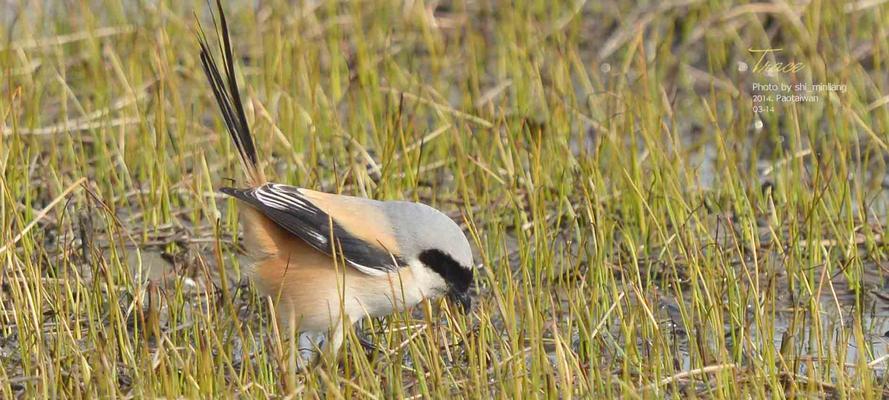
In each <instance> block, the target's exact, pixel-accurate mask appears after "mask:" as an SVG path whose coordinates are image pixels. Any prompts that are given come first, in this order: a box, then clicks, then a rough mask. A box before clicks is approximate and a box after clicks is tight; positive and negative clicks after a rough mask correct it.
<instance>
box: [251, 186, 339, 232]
mask: <svg viewBox="0 0 889 400" xmlns="http://www.w3.org/2000/svg"><path fill="white" fill-rule="evenodd" d="M253 195H254V196H255V197H256V200H258V201H259V202H260V203H262V204H265V205H267V206H269V207H272V208H275V209H278V210H281V211H287V210H294V209H296V210H300V211H303V212H306V213H309V214H317V212H316V210H315V208H313V207H310V206H309V200H308V199H306V198H305V197H304V196H303V195H302V194H301V193H299V192H298V191H294V190H288V187H287V186H284V185H279V184H277V183H267V184H265V185H262V186H260V187H258V188H256V189H254V190H253ZM305 233H306V234H308V235H310V236H312V238H314V239H315V240H317V241H318V242H320V243H322V244H326V243H327V242H328V238H327V236H324V235H322V234H320V233H318V232H313V231H306V232H305Z"/></svg>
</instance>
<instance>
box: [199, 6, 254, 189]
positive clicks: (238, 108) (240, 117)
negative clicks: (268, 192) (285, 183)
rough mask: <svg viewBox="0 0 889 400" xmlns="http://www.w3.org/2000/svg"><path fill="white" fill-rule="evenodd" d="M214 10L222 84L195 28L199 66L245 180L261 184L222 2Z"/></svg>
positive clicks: (201, 33)
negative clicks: (210, 90)
mask: <svg viewBox="0 0 889 400" xmlns="http://www.w3.org/2000/svg"><path fill="white" fill-rule="evenodd" d="M216 6H217V7H218V9H219V20H220V25H221V27H222V31H221V32H220V30H219V26H217V25H216V19H215V18H214V19H213V26H214V28H216V35H217V37H221V40H220V48H221V52H222V64H223V67H224V72H225V80H223V77H222V74H220V73H219V67H218V66H217V64H216V61H215V59H214V57H213V55H212V53H211V52H210V45H209V44H208V42H207V36H206V35H205V34H204V30H203V28H201V27H200V24H198V29H199V31H198V35H197V36H198V42H199V44H200V46H201V66H202V67H203V69H204V74H206V75H207V80H208V81H209V82H210V87H211V88H212V89H213V95H214V96H215V97H216V103H217V104H218V105H219V111H220V112H221V113H222V118H223V120H224V121H225V127H226V128H227V129H228V132H229V134H230V135H231V138H232V141H233V142H234V144H235V147H236V148H237V149H238V155H239V157H240V158H241V162H242V163H243V164H244V170H245V172H246V173H247V176H248V177H249V178H250V180H252V181H253V182H251V183H253V184H257V185H258V184H261V183H263V182H264V180H265V179H264V177H263V176H262V173H261V171H260V170H259V169H258V168H257V160H256V147H255V146H254V144H253V136H252V135H251V133H250V126H249V125H248V124H247V117H246V116H245V114H244V106H243V104H242V103H241V95H240V93H239V90H238V80H237V77H236V76H235V64H234V57H233V56H232V46H231V39H230V38H229V31H228V22H227V21H226V19H225V13H224V12H223V9H222V2H221V0H216Z"/></svg>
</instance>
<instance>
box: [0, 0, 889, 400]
mask: <svg viewBox="0 0 889 400" xmlns="http://www.w3.org/2000/svg"><path fill="white" fill-rule="evenodd" d="M149 3H151V4H148V3H144V4H143V3H133V2H118V1H115V0H107V1H105V0H96V1H82V2H66V3H65V4H55V3H54V2H15V1H13V2H11V3H10V2H7V3H5V4H4V5H2V6H0V9H2V13H0V21H2V24H3V25H2V27H3V29H2V30H0V43H2V45H0V48H2V50H0V67H2V69H0V71H2V81H0V131H2V135H3V138H2V142H0V171H2V174H0V177H2V178H0V223H2V224H0V226H2V227H3V229H2V232H0V245H2V246H3V247H2V250H0V257H2V260H3V261H2V263H0V268H2V270H0V271H2V272H0V365H2V367H0V398H13V397H28V398H30V397H41V396H42V397H95V396H101V397H139V398H141V397H180V396H184V397H203V398H206V397H229V396H244V397H258V398H263V397H268V396H281V397H287V396H291V395H296V396H311V397H330V398H340V397H359V398H400V397H406V398H419V397H425V398H445V397H448V396H459V397H475V398H487V397H492V396H493V397H499V398H514V397H561V398H570V397H617V396H620V397H627V398H636V397H642V398H657V397H688V396H695V397H714V398H737V397H746V398H762V397H782V396H786V397H797V396H802V397H813V396H814V397H843V398H846V397H854V398H881V397H885V396H886V395H887V387H886V384H887V382H886V380H887V376H886V374H885V371H886V365H887V354H889V353H887V348H886V344H887V343H886V342H885V340H884V336H883V335H884V332H885V331H887V330H889V324H887V322H886V321H887V317H889V307H887V302H886V299H887V295H886V289H885V283H884V278H883V271H884V270H886V267H885V265H886V250H887V248H886V240H885V239H884V237H883V234H884V229H883V226H884V225H885V224H886V223H887V217H886V216H887V213H886V211H887V196H886V188H887V186H889V185H887V177H886V160H887V158H886V154H887V150H889V147H887V143H889V134H887V133H889V107H887V104H889V102H887V93H889V72H887V67H886V62H887V58H886V55H887V54H889V39H887V37H889V30H887V27H889V7H887V5H886V4H881V3H880V2H867V1H860V2H848V3H845V4H843V3H841V2H830V1H813V2H807V3H798V2H792V3H785V2H782V1H779V2H775V3H750V4H732V3H730V2H727V1H706V2H705V1H694V0H693V1H681V2H680V1H674V2H667V3H658V2H652V3H651V4H636V5H633V4H628V3H624V2H617V1H603V2H583V1H580V2H556V3H554V4H551V3H550V2H548V1H533V0H532V1H518V2H515V3H514V4H511V5H506V4H497V3H489V2H474V1H473V2H456V3H447V2H442V3H435V2H431V3H429V4H425V3H423V2H419V1H410V2H406V3H397V2H379V3H378V2H367V1H355V2H351V1H350V2H337V1H321V2H314V3H303V4H298V5H291V4H290V2H283V1H271V2H260V3H257V4H253V2H249V3H244V2H237V4H234V2H232V3H233V4H227V5H226V7H227V9H228V16H229V19H230V22H231V25H232V29H233V36H234V38H235V47H236V52H237V53H238V55H239V57H240V59H239V61H238V63H239V74H240V75H241V77H242V79H241V81H242V82H243V83H244V95H245V97H246V98H247V99H248V101H247V102H248V103H249V105H248V114H249V118H250V120H251V121H253V126H254V130H255V132H256V134H257V136H258V138H257V141H258V143H257V144H258V148H259V149H258V150H259V153H260V154H261V155H263V156H264V157H265V158H266V159H267V160H270V161H269V162H268V163H267V165H266V170H267V171H268V173H269V175H271V176H273V177H274V178H275V180H277V181H280V182H287V183H292V184H299V185H303V186H307V187H312V188H317V189H322V190H326V191H331V192H342V193H348V194H355V195H360V196H367V197H373V198H379V199H407V200H416V201H423V202H426V203H429V204H432V205H434V206H436V207H438V208H439V209H442V210H444V211H446V212H448V213H449V214H450V215H451V216H452V217H454V218H455V220H457V221H460V222H461V223H462V224H463V226H464V227H465V230H466V232H467V233H468V235H469V237H470V238H471V240H472V242H473V244H474V245H475V247H476V261H477V262H478V263H480V264H481V266H482V267H481V268H480V270H479V272H478V274H477V285H478V298H477V305H476V307H475V308H474V310H473V311H472V312H471V313H470V314H468V315H465V314H462V313H459V312H454V311H453V310H451V309H449V306H448V305H447V304H446V303H444V302H437V301H436V302H432V303H426V304H422V305H421V306H419V307H417V308H416V309H415V310H412V311H411V312H406V313H400V314H396V315H393V316H391V317H388V318H385V319H381V320H375V321H366V323H365V324H364V325H363V326H362V331H363V332H365V334H366V335H367V336H369V338H370V339H371V341H373V342H374V343H375V344H376V346H377V347H378V348H379V350H378V351H370V352H368V351H365V350H364V349H363V348H362V346H361V345H360V344H359V341H358V338H357V336H356V335H355V333H354V332H348V335H347V340H346V345H345V348H344V351H343V353H342V356H341V359H340V360H339V362H333V363H331V362H328V363H323V364H322V365H321V366H319V367H318V368H317V369H316V370H314V371H313V372H312V373H309V374H301V373H298V372H297V371H295V370H294V369H293V367H292V366H291V365H290V364H289V362H288V360H289V356H288V352H289V351H290V348H289V346H290V344H289V342H287V341H286V340H284V338H283V337H282V336H281V331H280V329H278V327H277V326H276V324H275V322H274V320H273V319H272V318H270V315H272V314H271V309H272V308H273V304H270V303H269V301H268V300H266V299H263V298H260V297H259V296H258V295H257V294H256V292H255V291H254V290H253V289H252V288H251V287H250V286H249V285H248V284H247V282H246V281H245V280H244V279H242V278H241V274H240V271H241V268H242V266H243V262H244V261H243V259H242V258H241V257H239V255H238V254H239V247H238V246H237V242H238V224H237V207H236V206H235V204H234V202H233V201H232V200H231V199H227V198H225V197H224V196H221V195H219V194H218V193H216V192H215V191H214V189H215V188H217V187H219V186H221V185H223V184H230V182H229V181H228V180H229V179H235V180H237V179H239V178H240V177H241V175H240V171H239V169H238V168H239V166H238V164H237V161H236V157H235V154H234V153H233V151H232V147H231V144H230V143H229V141H228V139H227V137H226V136H225V133H224V131H223V125H222V124H221V120H220V119H219V118H218V115H217V113H216V106H215V104H213V102H212V98H211V94H210V91H209V88H208V86H207V84H206V82H205V80H204V77H203V75H202V74H201V71H200V67H199V64H198V58H197V55H198V47H197V44H196V42H195V40H194V35H193V31H192V28H193V26H194V13H196V14H197V17H198V18H200V19H201V20H202V21H204V23H205V24H209V23H208V22H207V21H209V15H208V9H207V6H206V5H205V4H204V2H194V3H191V2H168V1H161V2H149ZM180 3H182V4H180ZM769 47H771V48H783V52H782V53H781V54H780V55H778V56H777V57H776V58H775V60H778V61H780V60H795V61H798V62H802V63H804V64H805V65H806V67H805V68H804V69H803V70H802V71H801V72H798V73H796V74H777V75H776V76H774V77H765V76H763V75H757V74H755V73H753V72H752V71H750V70H747V71H740V70H739V68H738V66H739V63H740V62H745V63H747V64H748V65H750V66H752V65H753V61H755V60H754V59H753V57H752V56H751V54H750V53H748V51H747V50H748V49H749V48H769ZM754 81H763V82H785V83H793V82H797V81H802V82H815V83H826V82H833V83H841V84H846V85H848V90H847V91H846V92H844V93H835V94H824V95H823V96H822V100H821V101H820V102H817V103H799V104H790V103H785V104H778V105H777V106H776V109H775V110H774V111H771V112H763V113H760V114H759V115H760V117H757V116H756V115H757V113H754V111H753V109H752V107H753V103H752V97H751V96H752V94H753V93H751V83H752V82H754Z"/></svg>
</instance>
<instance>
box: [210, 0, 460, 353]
mask: <svg viewBox="0 0 889 400" xmlns="http://www.w3.org/2000/svg"><path fill="white" fill-rule="evenodd" d="M216 5H217V8H218V11H217V12H218V14H219V25H217V22H216V19H215V18H214V21H213V25H214V28H215V31H216V35H217V39H218V40H219V48H220V49H219V52H220V53H221V54H220V57H221V61H220V62H219V63H217V59H216V56H214V55H213V53H212V52H211V51H210V45H209V42H208V41H207V37H206V34H205V33H204V32H203V29H202V28H201V27H200V24H199V23H198V30H197V32H196V33H197V37H198V42H199V46H200V62H201V66H202V69H203V71H204V74H205V75H206V77H207V80H208V81H209V84H210V87H211V89H212V91H213V95H214V97H215V99H216V103H217V105H218V107H219V110H220V113H221V114H222V119H223V121H224V125H225V128H226V130H227V132H228V134H229V136H230V137H231V139H232V142H233V143H234V147H235V148H236V150H237V154H238V158H239V160H240V164H241V166H242V169H243V171H244V174H245V176H246V181H245V186H243V187H239V188H236V187H221V188H220V189H219V191H220V192H222V193H224V194H225V195H228V196H231V197H233V198H235V199H237V201H236V203H237V204H238V205H239V211H240V212H239V217H240V223H241V225H242V226H243V228H244V233H243V236H242V246H243V248H244V249H245V252H246V253H247V255H248V257H249V258H250V259H251V263H250V265H249V266H248V267H247V268H246V273H247V276H248V277H249V278H250V279H251V280H252V281H253V282H254V285H255V287H256V288H257V289H258V290H259V292H260V293H262V294H263V295H265V296H268V297H270V298H272V299H273V300H274V302H275V303H274V304H276V310H277V318H278V320H279V321H280V322H281V323H282V324H283V325H284V326H286V327H287V328H288V329H289V330H290V332H291V333H293V334H298V335H299V343H300V360H301V361H302V362H303V363H302V364H301V365H305V364H306V363H311V362H312V360H313V359H314V360H317V359H318V355H319V354H320V353H324V354H332V355H334V356H335V355H336V354H337V353H338V351H339V349H340V347H341V346H342V342H343V337H344V336H343V335H344V330H345V328H346V327H348V326H351V325H350V324H353V323H355V322H358V321H360V320H362V319H364V318H368V317H382V316H386V315H389V314H391V313H393V312H396V311H401V310H405V309H408V308H410V307H412V306H415V305H417V304H419V303H421V302H422V301H424V300H426V299H436V298H440V297H446V298H448V299H449V300H450V301H451V302H453V303H456V304H457V305H459V306H460V308H462V309H463V310H466V311H468V310H470V309H471V307H472V302H473V295H472V294H471V286H472V284H473V281H474V275H475V269H476V267H475V266H474V264H473V256H472V250H471V247H470V244H469V240H468V239H467V236H466V235H465V234H464V232H463V230H462V229H461V228H460V226H459V225H458V224H457V223H456V222H455V221H454V220H452V219H451V218H450V217H448V216H447V215H446V214H444V213H442V212H441V211H439V210H437V209H435V208H433V207H431V206H428V205H426V204H422V203H417V202H410V201H380V200H373V199H368V198H362V197H353V196H348V195H343V194H333V193H326V192H321V191H316V190H312V189H309V188H303V187H298V186H291V185H287V184H282V183H275V182H270V181H269V180H268V179H266V176H265V174H264V172H263V170H262V165H263V163H261V162H260V161H259V160H260V159H259V158H258V156H257V152H256V146H255V144H254V141H253V135H252V133H251V130H250V126H249V123H248V121H247V118H246V116H245V112H244V106H243V104H242V101H241V96H240V94H239V92H240V90H239V87H238V80H237V77H236V75H235V63H234V55H233V51H232V43H231V38H230V33H229V27H228V23H227V21H226V19H225V14H224V11H223V7H222V3H221V0H217V1H216ZM220 66H221V67H222V70H221V71H220V68H219V67H220ZM319 338H320V339H319Z"/></svg>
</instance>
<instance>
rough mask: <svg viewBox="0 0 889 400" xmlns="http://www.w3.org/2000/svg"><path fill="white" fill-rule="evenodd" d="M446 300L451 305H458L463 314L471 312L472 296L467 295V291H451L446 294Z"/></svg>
mask: <svg viewBox="0 0 889 400" xmlns="http://www.w3.org/2000/svg"><path fill="white" fill-rule="evenodd" d="M448 300H450V301H451V303H453V304H457V305H459V306H460V309H462V310H463V312H464V313H467V312H469V311H470V310H472V295H471V294H470V293H469V291H468V290H466V291H462V292H460V291H457V290H453V289H451V291H450V292H448Z"/></svg>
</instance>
